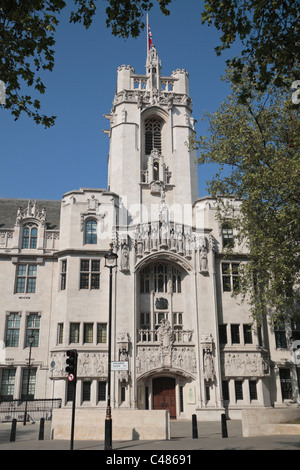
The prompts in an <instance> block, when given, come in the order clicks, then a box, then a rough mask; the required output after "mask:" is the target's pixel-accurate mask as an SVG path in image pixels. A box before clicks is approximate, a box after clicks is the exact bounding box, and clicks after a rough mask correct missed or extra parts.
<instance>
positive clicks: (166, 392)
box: [152, 377, 176, 419]
mask: <svg viewBox="0 0 300 470" xmlns="http://www.w3.org/2000/svg"><path fill="white" fill-rule="evenodd" d="M152 389H153V409H154V410H169V413H170V418H171V419H176V396H175V379H174V378H172V377H159V378H156V379H153V381H152Z"/></svg>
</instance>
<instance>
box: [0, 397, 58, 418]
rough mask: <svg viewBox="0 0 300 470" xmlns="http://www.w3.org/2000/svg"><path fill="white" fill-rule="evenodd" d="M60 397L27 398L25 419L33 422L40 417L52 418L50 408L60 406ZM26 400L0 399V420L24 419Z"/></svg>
mask: <svg viewBox="0 0 300 470" xmlns="http://www.w3.org/2000/svg"><path fill="white" fill-rule="evenodd" d="M61 403H62V400H61V398H55V399H51V398H49V399H36V400H27V410H26V417H27V421H29V422H35V421H39V420H40V419H41V418H44V419H46V420H49V419H51V418H52V410H53V409H54V408H61ZM25 404H26V400H0V422H1V423H4V422H10V421H12V420H13V419H16V420H17V421H23V420H24V413H25Z"/></svg>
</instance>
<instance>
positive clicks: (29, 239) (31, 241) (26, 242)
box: [22, 224, 38, 248]
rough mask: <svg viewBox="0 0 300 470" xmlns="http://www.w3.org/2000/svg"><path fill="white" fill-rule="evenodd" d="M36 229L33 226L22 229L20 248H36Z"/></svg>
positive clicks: (29, 225)
mask: <svg viewBox="0 0 300 470" xmlns="http://www.w3.org/2000/svg"><path fill="white" fill-rule="evenodd" d="M37 233H38V232H37V227H36V226H35V225H33V224H28V225H26V226H25V227H24V228H23V239H22V248H36V247H37Z"/></svg>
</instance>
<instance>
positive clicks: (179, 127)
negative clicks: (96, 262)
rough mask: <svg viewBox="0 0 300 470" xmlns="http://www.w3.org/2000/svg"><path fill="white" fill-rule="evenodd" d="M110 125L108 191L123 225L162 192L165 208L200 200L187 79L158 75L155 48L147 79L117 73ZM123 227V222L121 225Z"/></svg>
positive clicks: (124, 70) (127, 71) (180, 73)
mask: <svg viewBox="0 0 300 470" xmlns="http://www.w3.org/2000/svg"><path fill="white" fill-rule="evenodd" d="M106 117H107V118H108V119H109V120H110V130H109V131H108V134H109V136H110V151H109V170H108V188H109V190H110V191H112V192H114V193H117V194H119V195H120V196H121V198H122V202H123V203H124V204H125V205H126V208H127V211H128V212H127V216H128V218H127V222H130V220H131V219H133V218H136V216H137V212H138V211H139V214H140V217H141V218H142V220H143V221H145V220H146V217H147V216H149V214H151V211H152V212H153V210H155V209H153V207H157V204H158V203H159V200H160V197H161V194H162V192H163V193H164V197H165V202H166V204H168V206H169V207H170V206H172V205H181V204H182V201H184V203H185V204H193V202H194V201H195V200H196V199H197V197H198V179H197V167H196V164H195V160H196V155H195V153H194V152H193V151H190V150H189V148H188V146H187V145H186V143H187V141H188V139H189V137H190V135H191V134H193V132H194V119H193V118H192V101H191V99H190V97H189V84H188V73H187V72H186V71H185V70H176V71H174V72H172V74H171V76H163V75H162V74H161V62H160V59H159V57H158V54H157V51H156V49H155V47H154V46H152V47H151V49H150V50H149V53H148V56H147V61H146V74H145V75H138V74H136V73H135V71H134V69H133V68H132V67H131V66H125V65H122V66H121V67H119V68H118V76H117V89H116V94H115V97H114V101H113V108H112V111H111V113H110V114H109V115H106ZM139 206H140V207H139ZM125 223H126V222H125Z"/></svg>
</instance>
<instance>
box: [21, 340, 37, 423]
mask: <svg viewBox="0 0 300 470" xmlns="http://www.w3.org/2000/svg"><path fill="white" fill-rule="evenodd" d="M27 342H28V343H29V360H28V377H27V386H26V401H25V412H24V421H23V424H24V426H26V421H27V401H28V394H29V380H30V365H31V364H30V362H31V348H32V345H33V343H34V336H33V334H32V333H31V335H30V336H29V337H28V338H27Z"/></svg>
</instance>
